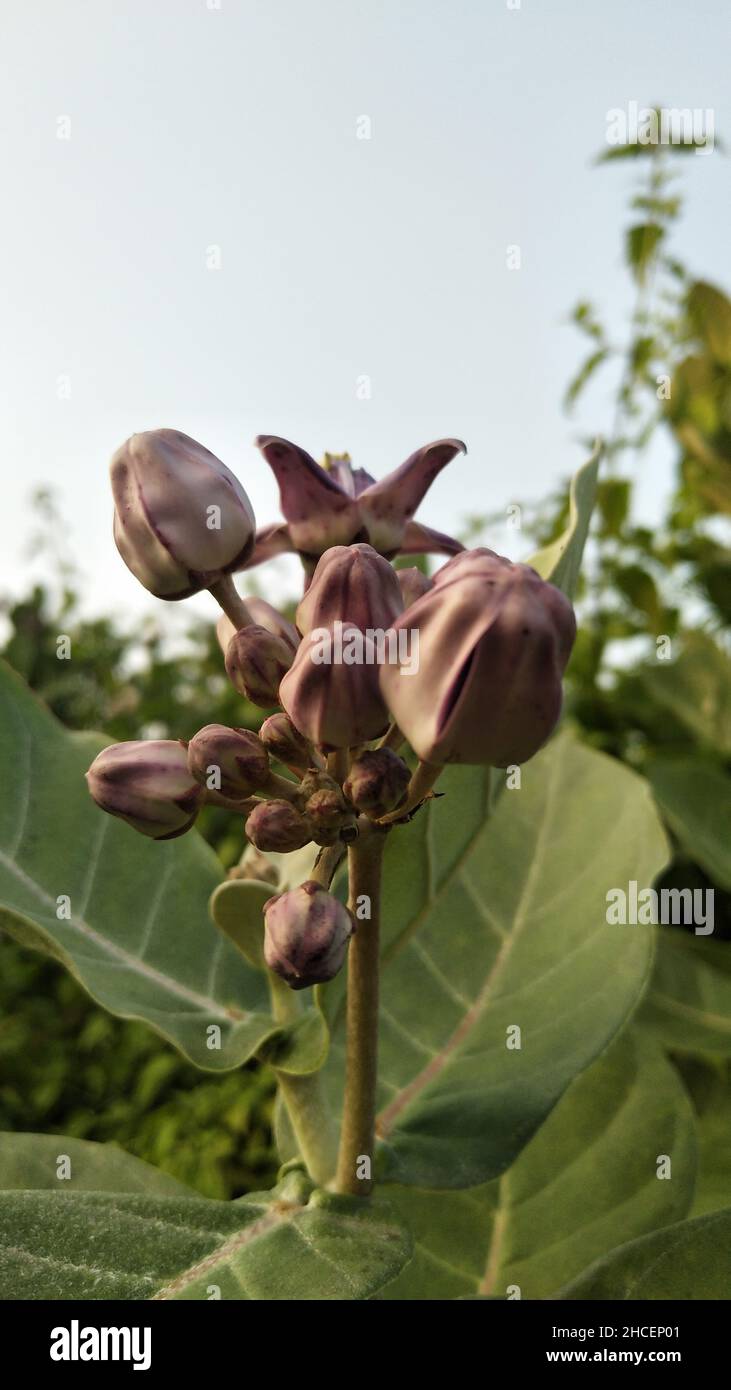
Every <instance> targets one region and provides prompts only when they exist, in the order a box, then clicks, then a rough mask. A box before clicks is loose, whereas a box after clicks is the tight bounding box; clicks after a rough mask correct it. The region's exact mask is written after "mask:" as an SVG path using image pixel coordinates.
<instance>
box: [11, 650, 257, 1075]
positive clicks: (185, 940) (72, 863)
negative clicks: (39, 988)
mask: <svg viewBox="0 0 731 1390" xmlns="http://www.w3.org/2000/svg"><path fill="white" fill-rule="evenodd" d="M100 746H101V741H100V740H99V739H98V738H96V737H91V736H88V735H82V736H79V735H76V736H72V735H69V734H68V733H66V732H65V731H64V730H63V729H62V728H61V726H60V725H59V724H58V723H57V722H56V720H55V719H53V717H52V716H51V715H50V714H49V713H48V711H47V710H46V709H44V707H43V706H42V705H41V704H40V702H39V701H38V700H37V699H36V698H35V697H34V696H33V695H31V694H30V693H29V691H28V690H27V688H26V687H25V686H24V685H23V683H22V681H21V680H20V679H19V678H18V677H17V676H16V675H15V674H14V673H13V672H11V671H10V670H9V669H8V668H7V667H6V666H0V772H1V775H2V783H3V797H2V801H1V802H0V926H2V927H3V928H5V930H7V931H8V932H9V933H10V934H11V935H12V936H14V937H15V938H16V939H17V940H18V941H20V942H21V943H22V944H24V945H28V946H31V947H34V948H36V949H39V950H42V951H45V952H47V953H48V954H49V955H52V956H54V957H55V958H56V959H57V960H60V961H62V962H63V964H64V965H66V966H67V968H68V969H69V970H70V971H71V972H72V973H73V974H74V975H75V976H76V978H77V979H78V980H79V981H80V983H81V984H82V985H83V986H84V987H85V988H86V989H87V990H88V991H89V993H90V994H91V995H92V996H93V997H94V998H95V999H96V1000H98V1002H99V1003H100V1004H103V1005H104V1007H105V1008H107V1009H109V1010H110V1011H111V1012H112V1013H115V1014H119V1015H122V1016H123V1017H125V1018H137V1019H142V1020H144V1021H145V1022H146V1023H148V1024H150V1025H151V1027H153V1028H154V1029H155V1030H156V1031H157V1032H159V1033H160V1034H162V1036H163V1037H165V1038H168V1039H169V1040H170V1041H171V1042H173V1043H175V1045H176V1046H177V1047H179V1048H180V1050H181V1051H182V1052H183V1053H185V1055H186V1056H188V1057H189V1058H190V1059H191V1061H193V1062H195V1063H196V1065H198V1066H200V1067H202V1068H205V1069H207V1070H210V1071H217V1070H220V1069H222V1068H231V1067H236V1066H238V1065H240V1064H241V1063H242V1062H244V1061H245V1060H246V1059H247V1058H249V1057H250V1056H251V1055H252V1053H253V1052H254V1051H255V1050H256V1049H257V1047H258V1046H259V1045H260V1043H261V1042H262V1041H263V1040H264V1039H265V1038H266V1037H268V1036H270V1035H271V1034H272V1033H273V1032H274V1024H273V1022H272V1019H271V1018H270V1017H269V1016H268V1000H267V992H266V985H265V982H264V979H263V977H262V976H261V975H259V974H257V973H256V972H255V971H253V970H252V969H250V967H249V966H248V965H247V964H246V962H245V961H244V960H243V959H242V958H241V956H240V955H239V953H238V952H237V951H236V950H234V948H233V947H232V946H231V945H230V944H229V943H228V942H227V941H226V940H225V938H224V937H223V936H222V935H221V934H220V933H218V932H216V930H215V928H214V926H213V924H212V923H211V921H210V918H209V916H208V899H209V897H210V894H211V892H212V890H213V888H214V887H215V886H216V884H217V882H218V880H219V879H220V866H219V863H218V860H217V859H216V857H215V855H214V854H213V852H212V851H211V850H210V849H209V848H208V846H207V845H206V844H205V843H204V841H203V840H202V839H201V837H200V836H199V835H198V834H197V833H196V832H195V831H191V832H190V833H189V834H188V835H185V836H183V837H182V838H180V839H178V840H170V841H166V842H164V843H163V842H160V841H153V840H146V839H144V838H143V837H142V836H141V835H138V834H137V833H136V832H135V831H134V830H131V829H130V827H129V826H127V825H125V824H124V823H123V822H122V821H119V820H115V819H113V818H112V817H111V816H107V815H105V814H104V813H103V812H102V811H100V810H99V809H98V808H97V807H96V806H95V805H94V803H93V802H92V800H91V798H90V796H89V795H88V792H87V790H86V785H85V782H84V773H85V771H86V769H87V767H88V766H89V763H90V762H91V760H92V758H93V756H94V754H95V753H96V752H97V751H98V749H99V747H100ZM59 895H68V897H69V898H70V900H71V903H70V909H71V919H70V920H69V921H65V920H63V919H60V920H59V918H58V917H57V915H56V912H57V898H58V897H59ZM210 1024H217V1025H218V1026H219V1027H220V1029H221V1047H220V1050H217V1049H215V1048H210V1047H209V1046H208V1042H209V1036H208V1034H207V1028H208V1026H209V1025H210Z"/></svg>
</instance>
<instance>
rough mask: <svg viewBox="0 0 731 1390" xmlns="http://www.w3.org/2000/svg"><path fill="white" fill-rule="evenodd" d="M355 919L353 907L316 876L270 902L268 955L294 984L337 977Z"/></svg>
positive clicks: (272, 964)
mask: <svg viewBox="0 0 731 1390" xmlns="http://www.w3.org/2000/svg"><path fill="white" fill-rule="evenodd" d="M354 928H355V923H354V921H353V917H352V915H351V913H350V912H349V911H348V909H347V907H344V906H343V904H342V903H341V902H339V901H338V899H337V898H335V897H333V895H332V893H328V891H327V889H325V888H323V887H322V886H321V884H319V883H316V882H315V881H314V880H313V879H307V880H306V881H305V882H304V883H302V884H300V886H299V888H293V889H291V890H290V891H289V892H288V893H279V894H277V896H276V897H273V898H270V899H269V901H268V902H267V903H266V904H265V906H264V959H265V960H266V963H267V965H268V966H269V969H270V970H274V971H275V972H276V974H277V975H280V976H281V977H282V979H283V980H286V982H287V984H288V985H289V986H290V988H291V989H307V988H308V986H310V985H317V984H324V983H325V982H326V981H327V980H332V979H333V978H334V976H335V975H337V973H338V971H339V970H340V969H341V967H342V965H343V962H344V960H345V953H346V951H347V949H348V942H349V941H350V938H351V936H352V935H353V931H354Z"/></svg>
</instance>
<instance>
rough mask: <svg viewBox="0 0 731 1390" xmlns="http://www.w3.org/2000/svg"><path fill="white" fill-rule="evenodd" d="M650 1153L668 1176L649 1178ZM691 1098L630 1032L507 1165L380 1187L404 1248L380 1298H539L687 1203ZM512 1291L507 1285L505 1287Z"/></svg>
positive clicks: (691, 1169) (653, 1173)
mask: <svg viewBox="0 0 731 1390" xmlns="http://www.w3.org/2000/svg"><path fill="white" fill-rule="evenodd" d="M659 1155H668V1156H669V1158H670V1159H671V1163H672V1167H671V1176H670V1177H668V1178H659V1177H658V1167H657V1160H658V1157H659ZM694 1176H695V1122H694V1118H693V1112H692V1108H691V1105H690V1102H689V1100H688V1098H687V1096H686V1093H685V1090H684V1088H683V1086H682V1084H681V1082H680V1080H679V1078H678V1076H677V1074H676V1072H675V1070H674V1068H673V1067H671V1066H670V1064H669V1063H668V1062H666V1061H665V1059H664V1058H663V1056H662V1054H661V1052H660V1051H659V1049H656V1048H655V1047H654V1046H651V1045H648V1043H647V1041H645V1040H643V1039H642V1038H641V1037H636V1036H635V1035H634V1034H632V1033H631V1032H626V1033H624V1034H623V1035H622V1037H621V1038H620V1039H619V1041H618V1042H616V1043H615V1044H613V1046H612V1047H611V1049H610V1050H609V1052H608V1053H607V1054H606V1055H605V1056H604V1057H602V1058H600V1060H599V1061H597V1062H595V1063H594V1065H593V1066H592V1067H590V1068H589V1070H588V1071H586V1072H585V1073H584V1074H583V1076H581V1077H579V1078H578V1079H577V1080H576V1081H574V1082H573V1083H572V1085H571V1086H570V1087H569V1089H568V1091H567V1092H566V1094H565V1096H564V1097H563V1099H562V1100H561V1101H559V1104H558V1105H557V1106H556V1108H555V1109H554V1110H553V1111H552V1113H551V1115H550V1116H549V1118H548V1119H547V1120H546V1122H545V1124H544V1125H542V1126H541V1128H540V1129H539V1131H538V1133H537V1134H536V1135H535V1137H534V1138H533V1139H532V1140H531V1142H530V1143H529V1144H528V1145H527V1147H526V1148H525V1149H524V1150H523V1152H522V1153H521V1155H520V1157H519V1158H518V1159H517V1161H516V1162H515V1163H514V1164H513V1166H512V1168H510V1169H509V1171H508V1172H507V1173H505V1174H504V1175H503V1177H502V1178H501V1179H499V1181H497V1182H493V1183H488V1184H486V1185H485V1186H484V1187H478V1188H474V1189H472V1190H471V1191H468V1192H423V1191H418V1190H416V1189H409V1188H394V1189H390V1192H389V1195H390V1197H391V1200H392V1201H393V1203H394V1205H395V1206H396V1208H397V1209H398V1210H399V1211H400V1212H401V1214H402V1215H403V1217H404V1219H405V1220H406V1222H407V1224H408V1225H409V1226H410V1227H411V1230H412V1232H413V1234H414V1241H415V1253H414V1258H413V1260H412V1261H411V1263H410V1264H409V1265H407V1266H406V1268H405V1269H404V1270H403V1272H402V1274H401V1275H400V1276H399V1277H398V1279H396V1280H395V1282H394V1283H393V1284H390V1285H389V1286H388V1288H387V1289H386V1290H385V1291H384V1293H383V1294H381V1295H380V1297H382V1298H388V1299H439V1298H442V1299H443V1298H461V1297H465V1296H470V1295H474V1294H478V1293H479V1294H494V1295H498V1296H501V1297H505V1296H506V1294H507V1292H508V1289H509V1288H510V1287H511V1286H512V1288H513V1290H514V1288H515V1286H517V1287H518V1289H519V1290H520V1297H521V1298H547V1297H550V1296H551V1295H552V1294H553V1293H554V1292H555V1290H556V1289H557V1288H559V1287H560V1286H562V1285H563V1284H565V1283H567V1282H568V1281H569V1280H570V1279H572V1278H574V1277H575V1276H576V1275H578V1274H579V1273H581V1271H582V1270H584V1269H586V1267H587V1266H588V1265H589V1264H590V1263H591V1262H592V1261H593V1260H595V1259H596V1258H597V1257H598V1256H600V1255H603V1254H604V1253H605V1252H606V1251H608V1250H611V1249H612V1248H613V1247H614V1246H615V1245H617V1243H618V1241H619V1240H621V1239H624V1240H627V1239H631V1238H633V1237H634V1236H639V1235H644V1234H645V1232H647V1231H653V1230H655V1229H656V1227H658V1226H664V1225H668V1224H669V1223H671V1222H674V1221H678V1220H679V1219H680V1218H682V1217H683V1216H685V1215H686V1214H687V1211H688V1208H689V1205H690V1201H691V1197H692V1194H693V1180H694ZM513 1296H514V1293H513Z"/></svg>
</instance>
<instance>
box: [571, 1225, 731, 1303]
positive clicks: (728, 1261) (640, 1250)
mask: <svg viewBox="0 0 731 1390" xmlns="http://www.w3.org/2000/svg"><path fill="white" fill-rule="evenodd" d="M730 1287H731V1208H727V1209H726V1210H725V1211H718V1212H712V1213H710V1214H709V1215H707V1216H698V1217H695V1218H694V1220H692V1221H681V1222H679V1223H678V1224H677V1225H675V1226H667V1227H665V1229H664V1230H662V1231H655V1233H654V1234H653V1235H649V1236H642V1237H641V1238H640V1239H639V1240H633V1241H631V1243H630V1244H629V1245H622V1246H620V1248H619V1249H618V1250H613V1251H612V1253H611V1254H610V1255H606V1256H605V1257H604V1258H603V1259H601V1260H598V1261H597V1262H596V1264H594V1265H592V1266H591V1268H590V1269H587V1270H586V1271H585V1272H584V1274H582V1275H581V1276H580V1278H578V1279H576V1280H574V1282H573V1283H572V1284H570V1285H569V1286H568V1287H567V1288H565V1289H564V1290H563V1291H562V1293H561V1294H560V1295H558V1296H559V1297H561V1298H568V1299H582V1298H590V1299H611V1300H612V1301H615V1300H622V1299H632V1300H634V1299H646V1298H647V1299H665V1298H673V1299H682V1300H689V1299H703V1298H713V1299H727V1298H728V1291H729V1288H730Z"/></svg>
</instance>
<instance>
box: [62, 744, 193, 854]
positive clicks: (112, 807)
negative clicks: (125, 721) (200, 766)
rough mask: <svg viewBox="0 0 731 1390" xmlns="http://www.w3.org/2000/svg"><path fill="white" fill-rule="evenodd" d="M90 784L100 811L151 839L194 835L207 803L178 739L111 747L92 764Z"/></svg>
mask: <svg viewBox="0 0 731 1390" xmlns="http://www.w3.org/2000/svg"><path fill="white" fill-rule="evenodd" d="M86 781H87V785H88V788H89V791H90V793H91V796H92V797H93V799H94V801H95V802H96V804H97V806H100V807H101V809H102V810H103V811H106V812H107V813H108V814H109V815H110V816H119V818H120V820H125V821H126V822H127V824H128V825H131V826H132V827H133V828H134V829H135V830H139V832H140V834H142V835H148V836H149V837H150V838H151V839H153V840H173V839H175V838H176V836H178V835H183V834H184V833H185V831H186V830H190V827H191V826H192V824H193V822H194V821H195V818H196V816H197V814H198V811H199V809H200V806H201V804H202V800H203V792H202V790H201V788H200V787H199V786H198V784H197V782H195V781H194V779H193V778H192V777H191V775H190V772H189V771H188V759H187V755H186V750H185V745H184V744H183V743H179V742H177V741H176V740H174V739H150V740H147V741H139V742H130V743H113V744H112V745H111V746H110V747H109V748H104V749H103V750H102V752H101V753H100V754H99V755H98V757H96V758H95V759H94V761H93V763H92V765H91V767H90V768H89V771H88V772H87V774H86Z"/></svg>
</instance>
